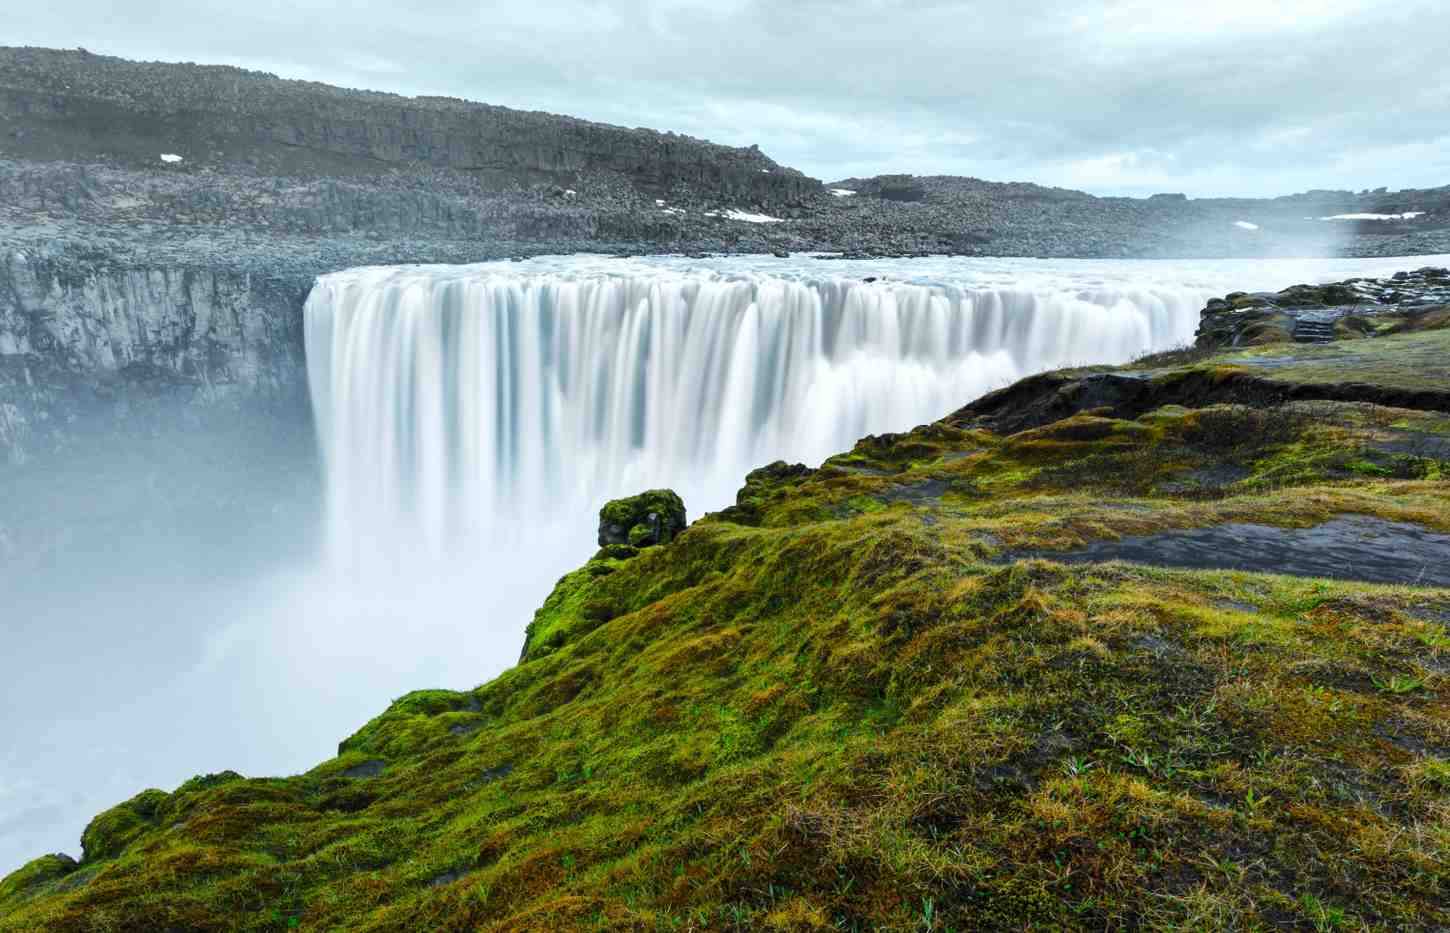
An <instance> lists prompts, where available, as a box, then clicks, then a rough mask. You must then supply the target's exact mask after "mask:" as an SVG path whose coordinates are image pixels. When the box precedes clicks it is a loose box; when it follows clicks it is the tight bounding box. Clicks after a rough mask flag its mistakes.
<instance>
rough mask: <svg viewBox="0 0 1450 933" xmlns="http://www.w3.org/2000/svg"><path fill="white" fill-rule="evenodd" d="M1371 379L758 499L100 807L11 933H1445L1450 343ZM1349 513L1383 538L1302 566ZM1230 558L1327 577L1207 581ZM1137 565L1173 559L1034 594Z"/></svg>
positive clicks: (1275, 388)
mask: <svg viewBox="0 0 1450 933" xmlns="http://www.w3.org/2000/svg"><path fill="white" fill-rule="evenodd" d="M1349 346H1351V345H1349V344H1344V345H1340V344H1332V345H1326V346H1322V347H1306V346H1294V345H1285V346H1278V347H1270V348H1263V349H1259V350H1253V351H1248V352H1245V353H1240V354H1237V355H1233V356H1219V357H1212V356H1208V357H1205V356H1204V355H1203V354H1201V353H1198V354H1194V353H1189V354H1178V355H1169V356H1165V357H1162V358H1159V359H1156V360H1148V361H1143V362H1141V363H1139V364H1137V365H1135V366H1131V367H1127V368H1124V369H1120V370H1101V369H1099V370H1084V371H1075V372H1070V373H1058V374H1052V375H1049V376H1045V377H1039V378H1036V379H1032V380H1027V381H1026V382H1024V383H1021V384H1019V385H1017V386H1014V387H1012V388H1010V389H1007V390H1004V391H1003V392H1000V393H997V394H995V395H993V396H989V397H987V398H986V399H983V400H981V401H980V402H978V403H976V404H974V405H972V406H969V407H968V408H966V409H963V410H962V411H960V412H957V413H956V414H954V415H952V416H951V417H948V418H946V419H944V420H943V421H941V422H938V423H936V424H933V425H928V426H924V427H921V428H918V429H916V430H915V431H912V432H910V433H908V434H903V435H893V436H886V437H874V438H866V439H864V440H862V441H861V442H860V443H859V444H857V446H856V448H855V449H854V450H853V451H851V452H849V453H846V454H842V455H840V456H838V457H835V458H833V459H832V460H830V461H828V462H827V463H826V464H825V465H823V466H822V467H821V468H819V469H806V468H804V467H790V466H787V465H785V464H778V465H775V466H773V467H770V468H766V469H763V470H760V471H757V472H755V473H753V474H751V476H750V477H749V480H748V481H747V483H746V485H745V487H744V489H742V491H741V493H740V497H739V501H738V503H737V504H736V505H735V506H733V507H731V508H729V509H727V510H725V511H724V512H722V513H718V514H714V515H710V516H706V517H705V518H703V519H701V520H698V521H696V522H695V523H694V524H693V525H692V526H690V527H689V528H688V530H686V531H684V532H683V533H682V534H680V535H679V536H678V537H675V538H674V539H673V540H672V541H670V542H669V543H667V544H662V545H655V546H646V547H634V546H632V545H629V544H610V545H609V546H607V547H606V548H605V550H603V551H602V552H601V553H600V555H599V556H598V557H597V558H596V559H595V560H594V561H591V562H590V563H589V564H588V565H586V566H585V567H583V568H581V569H580V570H578V571H576V572H575V573H572V574H570V575H568V576H566V577H565V578H564V579H562V580H561V581H560V582H559V585H558V587H557V589H556V590H555V592H554V593H553V595H551V596H550V598H549V600H548V602H547V603H546V604H545V606H544V607H543V608H542V609H541V610H540V612H539V614H538V615H537V617H536V618H535V620H534V623H533V625H532V626H531V629H530V637H529V644H528V648H527V650H526V653H525V658H524V660H523V661H522V662H521V663H520V664H519V665H518V667H516V668H515V669H513V670H511V671H509V672H507V673H505V674H504V675H502V676H501V677H499V678H498V679H497V680H495V681H493V682H491V683H488V684H485V685H484V686H481V687H479V688H478V689H476V690H473V691H470V692H466V693H455V692H450V691H442V690H431V691H422V692H418V693H414V694H410V695H409V696H406V697H403V698H402V699H400V700H398V701H396V702H395V703H394V704H393V705H392V706H391V707H390V708H389V709H388V710H387V711H386V712H385V713H384V714H383V715H381V716H380V717H378V718H377V719H375V720H374V721H372V722H370V723H368V724H367V725H366V726H364V727H363V728H362V729H361V730H359V731H358V732H357V733H356V734H355V735H353V736H352V737H350V738H348V739H346V740H345V741H343V742H342V744H341V746H340V748H339V754H338V757H336V758H335V759H332V760H330V761H327V762H323V763H322V764H320V765H318V766H317V767H316V768H314V769H313V770H312V771H310V772H308V773H306V774H302V775H298V776H295V777H288V778H258V779H244V778H241V777H239V776H237V775H233V774H222V775H211V776H207V777H202V778H197V779H194V780H192V781H189V782H187V783H186V784H184V785H183V786H182V787H180V788H178V789H177V790H175V791H174V792H172V793H169V794H167V793H163V792H161V791H155V790H152V791H146V792H144V793H142V794H140V795H139V796H137V797H136V798H134V799H132V800H130V801H128V802H126V803H124V804H121V805H120V806H118V807H116V808H115V809H112V810H110V811H108V812H106V813H104V814H101V815H100V816H98V817H97V818H96V820H95V821H94V822H93V823H92V824H91V826H90V828H89V829H88V830H87V831H86V834H85V838H84V840H83V843H84V848H85V851H84V858H82V859H81V861H80V862H79V863H78V864H76V863H73V862H70V861H69V860H68V859H62V858H58V857H54V856H49V857H46V858H43V859H40V860H38V861H36V862H34V863H31V865H29V866H27V867H26V868H24V869H22V870H21V871H20V872H18V873H16V874H14V875H12V876H10V877H9V878H7V879H5V880H4V882H3V884H0V929H4V930H42V929H43V930H64V931H72V930H73V931H131V930H135V931H141V930H146V931H151V930H176V931H182V930H232V929H236V930H259V931H260V930H282V929H289V928H297V929H305V930H349V931H353V930H459V931H461V930H556V929H602V930H760V929H778V930H869V929H891V930H963V931H964V930H980V929H1009V930H1010V929H1028V928H1033V929H1036V928H1081V929H1094V930H1097V929H1122V928H1134V929H1220V928H1236V929H1306V930H1309V929H1319V930H1330V929H1347V930H1358V929H1384V930H1391V929H1393V930H1401V929H1434V928H1440V927H1445V926H1447V925H1450V879H1447V874H1450V590H1446V589H1435V588H1431V587H1424V586H1413V585H1407V584H1413V583H1422V584H1423V583H1424V582H1425V581H1426V580H1427V579H1430V580H1435V579H1440V578H1441V577H1442V571H1443V570H1444V568H1445V565H1450V546H1447V545H1441V544H1440V542H1444V541H1450V538H1446V537H1444V536H1445V535H1446V534H1450V372H1447V371H1446V365H1447V361H1450V331H1439V332H1431V333H1423V334H1411V335H1404V336H1390V337H1384V338H1381V339H1376V340H1373V341H1358V342H1356V343H1355V344H1353V352H1348V351H1347V350H1346V348H1347V347H1349ZM1344 516H1355V517H1356V521H1357V522H1359V524H1356V525H1353V526H1352V527H1356V528H1360V527H1371V526H1372V527H1373V528H1374V529H1377V530H1376V531H1375V535H1376V537H1375V539H1374V541H1373V542H1370V541H1368V540H1367V539H1366V541H1365V542H1357V541H1355V540H1353V539H1350V540H1342V539H1334V538H1333V536H1332V535H1328V534H1327V533H1320V534H1318V535H1317V536H1316V535H1308V534H1304V535H1301V536H1300V537H1298V538H1290V537H1287V535H1288V534H1289V530H1290V529H1299V530H1304V529H1319V530H1320V531H1321V532H1322V530H1323V529H1325V528H1327V527H1330V526H1331V523H1332V522H1333V521H1336V520H1339V519H1341V518H1342V517H1344ZM1228 524H1234V525H1236V526H1237V525H1251V526H1255V527H1257V528H1259V534H1261V535H1267V536H1268V538H1269V540H1271V541H1272V540H1274V539H1273V536H1274V535H1276V534H1279V533H1280V532H1279V531H1276V530H1275V529H1285V531H1284V532H1283V533H1284V534H1285V535H1286V537H1285V539H1284V540H1285V541H1291V540H1292V541H1294V542H1297V543H1295V544H1294V545H1293V547H1294V548H1295V554H1296V555H1297V556H1298V557H1301V558H1303V559H1304V560H1306V561H1309V562H1310V564H1313V562H1314V561H1315V560H1319V561H1321V563H1323V562H1324V561H1329V563H1327V564H1324V565H1325V566H1326V567H1329V568H1330V569H1329V570H1327V571H1326V575H1332V576H1333V577H1335V579H1327V578H1316V577H1303V576H1298V577H1290V576H1277V575H1275V573H1274V571H1275V570H1276V568H1277V567H1278V566H1279V563H1278V562H1277V561H1274V560H1270V561H1266V562H1264V564H1263V565H1262V566H1255V567H1250V568H1248V569H1237V570H1222V569H1214V568H1216V567H1222V566H1225V565H1229V564H1232V563H1233V558H1234V557H1235V556H1236V555H1235V554H1233V553H1232V549H1224V548H1218V549H1215V548H1212V547H1199V548H1198V549H1197V550H1195V549H1194V548H1193V547H1192V546H1187V545H1184V542H1185V541H1191V540H1194V539H1191V538H1188V537H1185V536H1187V535H1191V534H1194V533H1197V532H1196V531H1195V530H1198V531H1202V530H1203V529H1209V528H1213V527H1216V526H1224V525H1228ZM1265 526H1267V527H1265ZM1346 527H1348V526H1346ZM1151 535H1159V536H1160V537H1159V538H1156V539H1152V540H1154V541H1162V542H1164V544H1163V554H1164V559H1165V561H1169V562H1172V563H1175V564H1179V565H1184V566H1179V567H1168V566H1147V565H1142V564H1127V563H1086V564H1067V563H1061V562H1056V561H1053V560H1046V559H1042V558H1041V557H1037V558H1027V559H1022V558H1021V555H1024V554H1028V553H1032V554H1038V555H1041V554H1060V555H1061V556H1062V557H1063V558H1064V559H1067V558H1069V557H1070V556H1071V554H1072V550H1073V549H1074V548H1078V547H1082V546H1084V545H1088V544H1090V543H1092V542H1099V543H1101V542H1105V541H1109V542H1110V541H1123V542H1126V541H1133V540H1141V539H1143V538H1144V537H1145V536H1151ZM1175 536H1177V537H1175ZM1342 537H1343V536H1341V538H1342ZM1399 541H1403V542H1404V547H1403V548H1399V547H1397V546H1396V542H1399ZM1316 542H1317V543H1316ZM1326 542H1327V543H1326ZM1387 543H1388V546H1387ZM1361 544H1362V545H1363V547H1362V549H1363V550H1364V553H1365V554H1369V552H1370V550H1371V546H1372V545H1373V547H1374V548H1378V551H1376V553H1377V554H1379V557H1380V558H1381V559H1379V560H1378V562H1377V563H1374V564H1373V566H1374V567H1375V568H1377V569H1375V571H1374V572H1375V574H1378V575H1379V576H1380V577H1382V578H1385V579H1392V580H1398V581H1399V582H1392V583H1366V582H1362V579H1360V578H1362V577H1363V576H1365V575H1368V574H1369V569H1370V567H1371V564H1370V563H1369V562H1368V561H1366V562H1364V563H1361V562H1360V561H1358V560H1357V558H1356V555H1357V554H1358V553H1359V551H1360V549H1361ZM1412 545H1413V546H1412ZM1441 547H1443V549H1444V555H1443V556H1444V563H1443V564H1440V563H1437V562H1436V561H1435V560H1434V559H1433V558H1434V557H1435V556H1436V555H1437V554H1438V552H1437V551H1436V548H1441ZM1314 548H1322V549H1323V553H1319V554H1316V553H1311V552H1313V550H1314ZM1426 548H1428V549H1429V551H1428V552H1427V551H1426V550H1425V549H1426ZM1386 552H1387V553H1388V557H1386V556H1385V553H1386ZM1425 553H1429V554H1430V555H1431V557H1430V559H1423V555H1424V554H1425ZM1287 554H1288V552H1287V551H1286V555H1287ZM1416 555H1420V556H1418V557H1417V556H1416ZM1397 560H1398V563H1397V562H1396V561H1397ZM1386 561H1388V563H1386ZM1386 567H1388V568H1389V569H1388V570H1386ZM1397 568H1398V569H1397ZM1386 574H1387V576H1386Z"/></svg>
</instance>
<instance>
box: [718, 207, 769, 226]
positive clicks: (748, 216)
mask: <svg viewBox="0 0 1450 933" xmlns="http://www.w3.org/2000/svg"><path fill="white" fill-rule="evenodd" d="M705 216H706V217H724V218H725V219H726V220H739V221H742V222H744V223H747V224H778V223H781V222H782V221H781V218H779V217H769V216H766V215H765V214H752V213H750V212H749V211H737V210H734V209H733V208H732V209H730V210H727V211H725V212H724V213H723V214H722V213H720V212H719V211H706V212H705Z"/></svg>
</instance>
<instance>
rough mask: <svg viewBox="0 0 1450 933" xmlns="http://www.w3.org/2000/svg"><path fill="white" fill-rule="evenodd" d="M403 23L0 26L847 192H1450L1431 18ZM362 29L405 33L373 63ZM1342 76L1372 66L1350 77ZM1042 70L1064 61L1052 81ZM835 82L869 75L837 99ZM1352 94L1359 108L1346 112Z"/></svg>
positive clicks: (1135, 10) (24, 40)
mask: <svg viewBox="0 0 1450 933" xmlns="http://www.w3.org/2000/svg"><path fill="white" fill-rule="evenodd" d="M393 2H394V0H376V2H375V4H374V5H373V6H372V7H371V8H370V9H366V8H365V9H364V10H363V11H362V15H359V14H358V12H357V11H356V10H352V9H351V8H350V12H349V16H350V17H353V20H349V21H343V20H342V19H340V18H336V17H334V18H333V19H336V22H334V23H333V25H334V26H336V27H337V28H332V29H329V32H328V35H329V42H330V43H331V44H330V46H329V47H324V48H319V47H318V46H317V45H316V44H315V43H311V42H308V43H303V44H299V43H297V42H295V41H294V37H295V36H296V35H298V34H301V33H306V32H308V31H309V30H308V28H306V27H309V26H311V27H315V28H321V27H322V26H323V25H325V24H327V23H329V22H333V19H330V18H329V17H331V16H332V13H333V12H334V11H333V7H334V6H335V4H334V3H333V2H332V0H310V2H307V3H304V4H301V5H300V6H299V5H298V4H295V3H294V4H288V5H284V4H280V3H275V2H274V3H270V4H269V3H264V4H262V6H261V8H260V9H253V8H248V10H247V11H244V12H242V13H238V12H236V11H235V10H233V9H231V8H230V7H227V6H226V5H223V4H215V5H213V3H212V0H206V2H204V3H202V4H201V5H200V6H192V7H187V8H186V12H185V13H178V11H175V10H171V11H166V10H153V9H151V8H149V7H148V8H145V9H142V8H141V7H140V6H139V5H137V4H134V3H131V2H125V3H122V4H118V5H117V7H115V8H112V7H107V8H105V11H104V13H103V12H102V11H99V10H94V9H92V8H91V3H90V0H61V2H59V3H57V4H54V5H52V6H51V7H49V8H47V9H46V10H45V11H43V12H42V13H40V14H36V13H35V12H34V11H26V12H23V13H22V12H20V11H12V12H9V13H6V12H0V28H4V29H5V32H6V34H7V35H8V36H9V37H11V38H10V40H9V41H11V42H13V43H14V44H17V45H31V46H40V47H45V48H56V49H74V48H77V47H82V48H85V49H87V50H89V51H91V52H93V53H95V54H102V55H108V56H115V57H119V58H124V59H129V60H140V61H163V62H177V63H181V62H188V63H197V64H212V65H232V66H236V67H242V68H247V69H250V70H256V71H262V72H267V73H271V74H274V75H277V76H278V77H281V78H284V79H291V80H302V81H317V82H321V83H326V84H330V85H333V86H337V87H346V88H354V89H360V90H373V91H379V92H385V93H395V94H400V95H403V96H409V97H454V98H461V99H464V100H469V101H475V102H480V103H488V104H493V105H498V106H504V107H509V108H512V109H518V110H530V111H544V112H548V113H554V114H561V115H567V116H572V117H578V118H581V119H586V120H590V121H594V122H600V123H608V124H613V125H617V126H625V127H648V128H651V129H656V130H659V131H661V132H667V131H669V132H676V133H680V134H683V135H688V136H692V137H696V138H699V139H706V140H710V141H712V142H716V143H721V144H724V145H729V146H734V147H741V148H743V147H748V146H750V145H752V144H753V145H758V146H759V147H760V149H761V150H762V151H763V152H765V153H766V154H767V155H769V156H770V157H771V158H772V159H774V160H775V161H777V162H778V163H779V164H781V165H782V166H787V167H790V168H794V169H797V170H799V171H801V172H803V173H804V174H806V175H808V176H810V177H812V178H816V179H819V180H821V181H822V182H825V183H828V184H829V183H831V182H833V181H839V180H842V179H847V178H852V177H857V178H866V177H872V176H876V175H885V174H911V175H916V176H932V175H952V176H963V177H975V178H981V179H986V180H993V181H1009V182H1011V181H1015V182H1029V183H1033V184H1039V185H1043V186H1046V187H1061V188H1068V189H1073V190H1079V191H1085V192H1088V193H1090V194H1094V195H1097V196H1099V197H1146V196H1149V195H1152V194H1157V193H1183V194H1186V195H1187V196H1189V197H1190V198H1194V199H1204V198H1224V197H1243V198H1263V197H1281V196H1285V195H1289V194H1295V193H1302V192H1306V191H1311V190H1332V191H1355V192H1359V191H1365V190H1374V189H1377V188H1380V187H1386V188H1389V189H1390V190H1392V191H1398V190H1404V189H1422V188H1435V187H1441V186H1444V185H1446V184H1447V183H1450V132H1446V131H1445V130H1444V127H1446V126H1450V105H1447V104H1446V103H1445V101H1446V100H1450V95H1447V94H1446V93H1445V89H1447V88H1450V64H1447V63H1446V62H1444V61H1443V60H1441V56H1439V55H1438V53H1437V51H1436V50H1437V49H1439V48H1443V47H1444V46H1445V44H1447V43H1450V26H1447V25H1445V24H1444V23H1443V21H1441V20H1439V19H1437V18H1436V17H1434V16H1433V4H1430V3H1427V2H1415V0H1412V2H1409V3H1406V4H1399V5H1397V6H1396V7H1395V8H1394V9H1393V10H1389V9H1381V8H1380V7H1382V6H1383V5H1382V4H1376V3H1372V2H1367V0H1294V2H1292V3H1290V4H1287V6H1288V9H1284V8H1283V7H1282V6H1281V7H1280V8H1279V9H1278V10H1276V11H1261V10H1258V9H1257V7H1256V6H1255V5H1253V4H1250V3H1247V2H1239V0H1236V2H1234V3H1229V4H1219V5H1216V6H1215V8H1214V10H1212V11H1204V10H1198V11H1189V12H1183V11H1180V12H1178V13H1177V14H1175V15H1174V16H1172V17H1170V16H1168V15H1166V14H1164V13H1162V11H1155V10H1153V9H1151V8H1150V6H1149V5H1147V4H1144V3H1141V2H1138V0H1118V2H1112V3H1090V2H1078V3H1076V4H1075V5H1074V6H1073V7H1071V8H1070V9H1069V10H1068V11H1067V12H1066V13H1062V12H1060V10H1059V11H1057V12H1058V16H1057V18H1056V19H1053V18H1052V17H1048V19H1049V20H1052V21H1051V22H1048V23H1033V24H1031V25H1029V26H1027V27H1023V26H1022V25H1021V22H1022V19H1021V16H1022V14H1021V13H1020V12H1019V13H1018V14H1016V18H1014V19H1012V20H1010V21H1009V20H1006V19H1004V17H1007V16H1011V15H1012V14H1009V13H1007V12H1005V7H1003V8H1002V9H1000V10H999V9H998V8H997V7H995V6H994V7H991V8H989V9H987V10H978V11H977V12H976V13H974V14H973V15H974V16H975V17H976V18H977V20H979V21H981V23H985V24H986V25H987V26H990V25H992V24H993V23H997V25H1001V26H1003V27H1004V28H1003V29H1002V30H998V33H999V34H998V36H997V38H996V39H993V40H992V41H990V42H987V43H986V44H985V45H984V44H983V43H982V36H983V35H984V34H988V33H991V32H992V30H991V29H989V28H988V29H982V28H979V23H977V22H974V23H973V27H972V29H970V30H964V29H963V22H964V19H963V10H964V9H965V8H964V7H963V6H962V4H960V3H956V2H949V0H946V2H938V3H933V4H928V5H926V6H925V7H921V8H917V7H914V6H908V5H905V4H899V3H885V4H882V3H858V4H848V5H847V6H846V7H845V8H840V7H839V5H837V6H833V7H830V8H827V7H826V6H825V5H824V4H822V3H817V2H812V3H806V4H804V5H802V6H800V7H798V8H792V9H790V10H787V11H768V10H764V9H763V8H762V7H761V4H760V3H759V2H758V0H731V2H722V3H717V4H704V3H700V2H697V0H632V2H627V0H610V2H607V3H603V4H600V5H597V6H595V7H593V8H591V10H590V11H588V12H587V13H580V12H578V11H569V10H565V9H564V8H563V6H564V5H561V4H558V3H547V2H546V3H541V4H534V5H532V6H531V7H530V8H528V9H520V10H509V11H506V13H505V12H500V14H499V18H500V19H506V20H507V27H508V28H505V29H495V30H493V31H488V30H483V29H481V28H480V27H481V25H483V24H480V23H478V22H475V20H476V18H477V13H476V12H475V13H469V12H468V11H464V10H462V9H461V8H454V7H453V6H452V5H451V4H448V3H434V4H432V5H430V6H429V7H428V8H427V9H423V10H419V11H417V12H416V13H415V12H409V11H404V10H402V9H401V8H398V7H394V6H393ZM1417 10H1419V11H1422V12H1424V13H1425V14H1426V15H1425V16H1423V17H1419V18H1416V11H1417ZM1047 12H1053V11H1047ZM772 13H774V15H773V16H771V15H770V14H772ZM762 16H764V17H765V18H766V19H769V20H772V22H770V23H766V24H761V23H759V22H756V20H757V19H759V18H760V17H762ZM999 20H1000V22H999ZM299 21H300V23H301V27H302V28H299ZM350 21H365V22H370V23H374V24H376V23H379V22H381V23H398V24H400V25H399V26H398V28H397V30H396V31H395V33H394V34H392V35H390V36H388V37H387V38H386V39H384V40H383V41H382V42H379V41H378V39H377V38H376V36H375V35H374V34H373V33H371V32H355V31H349V29H348V28H347V26H348V22H350ZM775 21H779V22H775ZM888 21H889V22H888ZM1008 22H1011V23H1013V24H1015V26H1014V27H1013V28H1012V29H1008V28H1006V24H1007V23H1008ZM78 23H80V24H84V25H83V26H82V27H81V28H79V29H77V24H78ZM229 23H234V24H235V25H236V27H237V28H235V29H232V28H227V27H228V24H229ZM1410 23H1413V24H1414V29H1413V32H1407V31H1406V27H1407V24H1410ZM203 26H204V27H205V28H201V27H203ZM218 27H221V28H218ZM871 27H879V29H877V30H876V31H880V32H881V33H882V35H876V34H875V32H874V31H873V29H872V28H871ZM1088 27H1093V28H1088ZM1084 29H1087V32H1086V33H1084V32H1083V31H1082V30H1084ZM902 33H905V35H906V38H907V39H909V40H910V44H913V45H914V46H919V48H913V56H914V57H913V59H912V67H906V66H904V65H902V64H901V62H899V61H896V60H890V59H891V56H885V59H886V60H883V55H882V54H881V53H882V52H883V50H885V49H897V48H899V47H900V45H901V43H902V41H903V36H902ZM1441 33H1444V34H1445V35H1443V36H1442V35H1441ZM1407 35H1408V36H1410V37H1411V39H1410V41H1407V40H1406V36H1407ZM1002 36H1006V38H1005V39H1003V38H1001V37H1002ZM1085 36H1090V37H1091V38H1085ZM800 37H804V38H808V39H810V40H811V41H809V42H804V43H798V45H800V46H802V48H797V49H796V51H797V52H799V53H800V54H801V55H802V56H803V58H802V61H801V65H800V67H794V68H793V67H786V65H785V63H784V62H782V60H781V59H782V57H783V56H784V53H785V51H786V50H787V49H790V48H795V47H794V46H792V45H791V40H792V39H795V38H800ZM1442 40H1444V41H1442ZM954 43H957V44H954ZM1285 43H1291V45H1288V46H1286V45H1285ZM958 44H959V45H958ZM898 57H899V56H898ZM963 57H968V58H971V61H970V62H966V61H963V60H962V59H963ZM1346 57H1347V58H1349V59H1351V60H1353V61H1354V62H1355V65H1356V67H1355V68H1354V69H1347V68H1342V67H1337V66H1338V65H1339V63H1341V62H1343V61H1344V60H1345V59H1346ZM918 59H919V61H918ZM1040 60H1049V61H1053V62H1060V63H1061V65H1060V67H1056V68H1054V69H1052V70H1051V71H1050V73H1049V71H1048V70H1046V69H1042V68H1038V67H1035V66H1034V65H1033V63H1034V62H1035V61H1040ZM811 63H814V64H816V65H821V66H823V67H821V68H814V69H812V68H810V67H809V65H810V64H811ZM828 63H830V64H832V65H834V66H835V67H839V66H840V65H841V63H848V64H849V65H850V67H849V68H848V69H847V72H848V73H841V74H839V75H837V76H836V78H837V80H828V78H829V75H827V74H826V72H827V71H828V70H829V69H825V68H824V66H825V65H826V64H828ZM802 69H804V70H802ZM1075 69H1080V70H1081V75H1080V76H1079V75H1077V74H1075ZM857 72H860V73H859V74H858V73H857ZM1351 72H1352V74H1351ZM1407 75H1413V80H1414V83H1413V84H1411V85H1409V88H1410V90H1408V91H1407V89H1406V88H1407V85H1406V80H1407V78H1406V76H1407ZM984 76H985V77H986V78H987V81H986V82H984V81H983V80H982V79H983V77H984ZM1001 88H1011V89H1012V92H1011V93H1010V94H1008V93H1002V92H1001V90H1000V89H1001ZM1351 92H1352V93H1353V95H1354V99H1355V100H1356V105H1357V106H1356V107H1355V108H1353V109H1350V110H1344V109H1343V108H1342V106H1341V104H1342V102H1343V99H1345V98H1346V97H1347V96H1348V95H1349V94H1350V93H1351Z"/></svg>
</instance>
